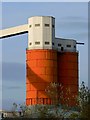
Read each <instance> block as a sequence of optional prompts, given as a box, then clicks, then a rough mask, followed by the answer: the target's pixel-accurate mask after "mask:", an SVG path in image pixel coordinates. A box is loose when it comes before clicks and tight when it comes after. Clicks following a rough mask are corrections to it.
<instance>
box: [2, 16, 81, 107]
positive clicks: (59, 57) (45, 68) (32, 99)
mask: <svg viewBox="0 0 90 120" xmlns="http://www.w3.org/2000/svg"><path fill="white" fill-rule="evenodd" d="M27 32H28V47H27V49H26V105H34V104H52V100H51V98H49V97H48V95H47V94H46V92H45V89H46V87H47V86H48V85H49V84H50V83H51V82H56V83H60V84H62V85H63V92H64V97H65V98H66V99H67V98H68V96H67V95H66V88H67V89H70V94H69V95H70V99H69V103H68V104H69V105H70V106H74V105H75V104H76V100H75V99H74V98H73V97H72V96H74V97H75V96H76V95H77V94H78V52H77V50H76V44H79V43H77V42H76V40H72V39H63V38H56V37H55V18H54V17H52V16H35V17H31V18H29V19H28V24H26V25H21V26H18V27H13V28H8V29H5V30H0V38H5V37H11V36H14V35H19V34H24V33H27ZM80 44H81V43H80ZM58 89H59V88H58Z"/></svg>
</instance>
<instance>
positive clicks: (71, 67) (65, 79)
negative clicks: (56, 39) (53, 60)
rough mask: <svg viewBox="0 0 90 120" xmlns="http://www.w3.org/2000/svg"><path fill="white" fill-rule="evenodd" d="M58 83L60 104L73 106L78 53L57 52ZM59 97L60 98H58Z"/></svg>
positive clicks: (76, 81) (76, 92)
mask: <svg viewBox="0 0 90 120" xmlns="http://www.w3.org/2000/svg"><path fill="white" fill-rule="evenodd" d="M57 61H58V82H59V83H60V84H61V85H62V87H63V88H62V91H63V98H62V101H63V102H62V103H64V104H65V103H66V104H68V105H70V106H75V105H76V104H77V102H76V96H77V95H78V53H77V52H58V60H57ZM59 97H60V96H59Z"/></svg>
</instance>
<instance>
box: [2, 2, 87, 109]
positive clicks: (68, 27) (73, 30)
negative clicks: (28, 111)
mask: <svg viewBox="0 0 90 120" xmlns="http://www.w3.org/2000/svg"><path fill="white" fill-rule="evenodd" d="M37 15H43V16H44V15H46V16H54V17H55V21H56V30H55V32H56V35H55V36H56V37H62V38H73V39H75V40H77V41H78V42H84V43H85V45H84V46H80V45H78V47H77V48H78V50H79V83H81V81H85V83H86V85H88V3H73V2H72V3H62V2H56V3H52V2H51V3H49V2H48V3H30V2H24V3H22V2H20V3H3V4H2V28H3V29H4V28H8V27H13V26H18V25H22V24H27V22H28V18H29V17H31V16H37ZM27 40H28V36H27V34H25V35H19V36H14V37H11V38H5V39H3V40H2V41H0V46H1V42H2V51H0V54H2V61H1V60H0V65H1V64H2V81H3V84H2V87H3V109H11V106H12V103H13V102H16V103H23V102H25V83H26V81H25V75H26V69H25V67H26V65H25V59H26V55H25V54H26V48H27Z"/></svg>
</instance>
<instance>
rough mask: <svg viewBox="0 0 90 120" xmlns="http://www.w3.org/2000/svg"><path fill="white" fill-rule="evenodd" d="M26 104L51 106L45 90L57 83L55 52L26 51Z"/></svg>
mask: <svg viewBox="0 0 90 120" xmlns="http://www.w3.org/2000/svg"><path fill="white" fill-rule="evenodd" d="M26 55H27V60H26V66H27V78H26V104H27V105H33V104H51V99H50V98H49V97H48V96H47V94H46V92H45V89H46V87H47V86H48V85H49V84H50V82H57V51H54V50H27V51H26Z"/></svg>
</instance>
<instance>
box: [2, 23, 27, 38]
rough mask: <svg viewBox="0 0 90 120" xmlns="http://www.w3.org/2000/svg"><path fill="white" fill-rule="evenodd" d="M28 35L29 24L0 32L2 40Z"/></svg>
mask: <svg viewBox="0 0 90 120" xmlns="http://www.w3.org/2000/svg"><path fill="white" fill-rule="evenodd" d="M25 33H28V24H25V25H20V26H16V27H12V28H8V29H3V30H0V39H2V38H6V37H11V36H15V35H20V34H25Z"/></svg>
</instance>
